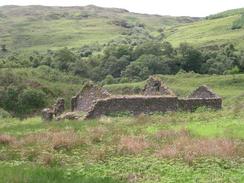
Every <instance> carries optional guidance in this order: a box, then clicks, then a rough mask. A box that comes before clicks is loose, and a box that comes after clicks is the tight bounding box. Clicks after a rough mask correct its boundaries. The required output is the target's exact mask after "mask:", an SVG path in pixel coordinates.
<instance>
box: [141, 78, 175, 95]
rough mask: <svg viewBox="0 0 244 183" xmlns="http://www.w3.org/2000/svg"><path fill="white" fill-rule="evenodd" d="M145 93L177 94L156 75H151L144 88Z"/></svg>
mask: <svg viewBox="0 0 244 183" xmlns="http://www.w3.org/2000/svg"><path fill="white" fill-rule="evenodd" d="M143 94H144V95H161V96H176V95H175V93H174V92H173V91H172V90H170V89H169V88H168V87H167V86H166V85H165V84H164V83H163V82H162V81H161V80H160V78H158V77H156V76H150V77H149V78H148V80H147V81H146V85H145V87H144V89H143Z"/></svg>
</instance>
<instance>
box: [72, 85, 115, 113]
mask: <svg viewBox="0 0 244 183" xmlns="http://www.w3.org/2000/svg"><path fill="white" fill-rule="evenodd" d="M110 96H111V94H110V93H109V92H108V91H107V90H106V89H104V88H102V87H100V86H97V85H95V84H94V83H92V82H88V83H86V84H85V85H84V86H83V88H82V89H81V91H80V92H79V93H78V94H77V95H76V96H74V97H72V99H71V111H83V112H88V111H89V110H90V109H91V107H92V106H93V103H94V102H95V101H96V100H97V99H103V98H108V97H110Z"/></svg>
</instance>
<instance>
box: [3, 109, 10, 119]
mask: <svg viewBox="0 0 244 183" xmlns="http://www.w3.org/2000/svg"><path fill="white" fill-rule="evenodd" d="M9 117H11V115H10V114H9V113H8V112H7V111H5V110H4V109H2V108H0V118H9Z"/></svg>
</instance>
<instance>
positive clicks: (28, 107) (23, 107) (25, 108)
mask: <svg viewBox="0 0 244 183" xmlns="http://www.w3.org/2000/svg"><path fill="white" fill-rule="evenodd" d="M45 98H46V97H45V94H44V93H43V92H42V91H40V90H36V89H25V90H23V92H22V93H21V94H20V95H19V98H18V99H19V100H18V102H19V107H20V111H21V113H22V112H24V113H30V112H34V111H35V110H38V109H41V108H42V107H44V106H45V104H46V99H45Z"/></svg>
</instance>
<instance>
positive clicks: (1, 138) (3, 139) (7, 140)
mask: <svg viewBox="0 0 244 183" xmlns="http://www.w3.org/2000/svg"><path fill="white" fill-rule="evenodd" d="M15 141H16V138H15V137H13V136H10V135H5V134H0V144H3V145H9V144H13V143H14V142H15Z"/></svg>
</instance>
